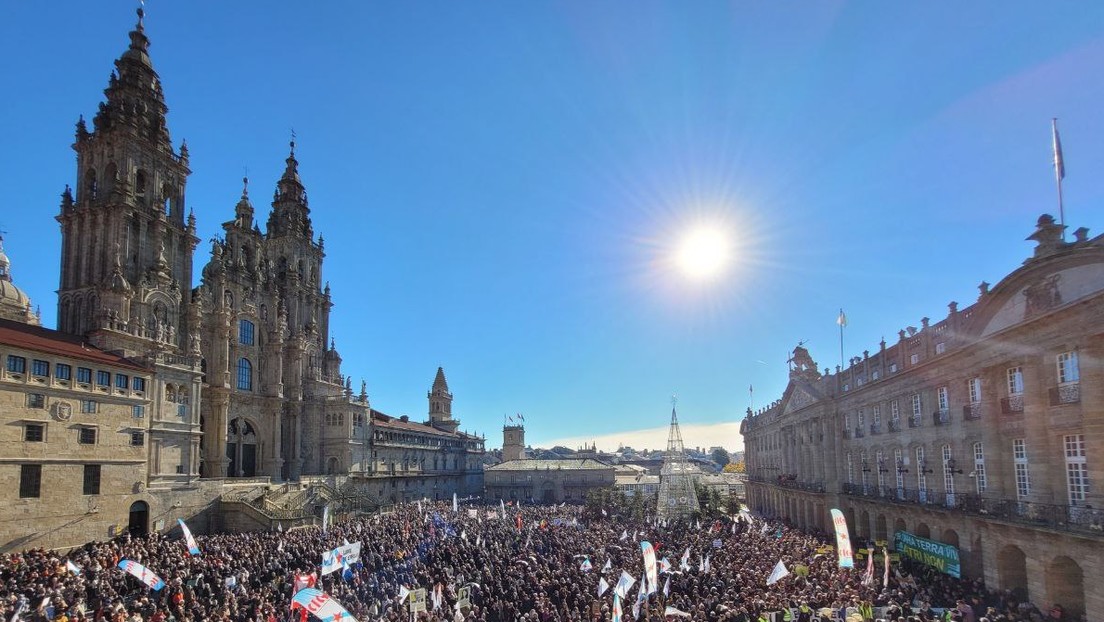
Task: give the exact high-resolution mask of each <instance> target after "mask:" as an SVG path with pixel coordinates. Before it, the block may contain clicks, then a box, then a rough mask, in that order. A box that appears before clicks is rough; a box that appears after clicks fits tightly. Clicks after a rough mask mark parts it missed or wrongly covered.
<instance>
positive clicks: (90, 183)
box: [84, 168, 99, 201]
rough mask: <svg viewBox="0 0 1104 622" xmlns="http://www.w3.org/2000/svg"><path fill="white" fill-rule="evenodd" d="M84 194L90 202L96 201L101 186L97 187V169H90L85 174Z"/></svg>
mask: <svg viewBox="0 0 1104 622" xmlns="http://www.w3.org/2000/svg"><path fill="white" fill-rule="evenodd" d="M84 192H85V196H87V197H88V200H89V201H95V200H96V198H97V196H96V195H97V193H98V192H99V186H97V185H96V169H92V168H90V169H88V172H87V173H85V174H84Z"/></svg>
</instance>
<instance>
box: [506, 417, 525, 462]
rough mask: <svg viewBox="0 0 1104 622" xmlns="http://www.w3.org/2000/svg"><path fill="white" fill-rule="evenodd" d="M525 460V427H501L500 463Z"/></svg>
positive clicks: (519, 425)
mask: <svg viewBox="0 0 1104 622" xmlns="http://www.w3.org/2000/svg"><path fill="white" fill-rule="evenodd" d="M524 459H525V426H523V425H521V424H518V425H504V426H502V461H503V462H508V461H510V460H524Z"/></svg>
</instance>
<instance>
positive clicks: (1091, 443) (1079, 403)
mask: <svg viewBox="0 0 1104 622" xmlns="http://www.w3.org/2000/svg"><path fill="white" fill-rule="evenodd" d="M1063 230H1064V227H1063V226H1061V225H1058V224H1056V223H1055V221H1054V219H1053V218H1052V217H1050V216H1046V215H1044V216H1043V217H1041V218H1040V219H1039V221H1038V224H1037V227H1036V231H1035V232H1034V233H1033V234H1032V235H1031V236H1030V237H1029V238H1028V239H1029V240H1032V241H1034V242H1035V244H1036V246H1035V250H1034V253H1033V255H1032V257H1030V258H1028V259H1027V260H1026V261H1025V262H1024V264H1023V265H1022V266H1021V267H1019V268H1017V269H1016V270H1014V271H1013V272H1012V273H1010V274H1008V275H1007V276H1006V277H1004V279H1002V280H1001V282H1000V283H998V284H997V285H996V286H994V287H990V286H989V284H988V283H982V284H981V285H980V286H979V291H980V295H979V298H978V300H977V302H975V303H974V304H972V305H970V306H968V307H966V308H963V309H960V308H959V307H958V305H957V304H956V303H954V302H952V303H950V305H949V313H948V315H947V317H945V318H944V319H942V320H940V321H937V322H935V323H932V322H931V321H930V320H929V319H928V318H923V319H922V320H921V322H920V328H919V329H917V328H915V327H911V326H910V327H908V328H906V329H904V330H901V331H900V332H899V333H898V336H897V341H896V343H893V344H886V343H885V342H884V341H883V342H882V343H881V344H880V345H879V347H878V349H877V351H876V352H874V353H870V352H864V353H863V355H862V356H861V357H855V358H853V359H851V361H850V362H849V364H848V365H847V367H846V368H845V369H840V368H837V369H836V372H835V373H829V370H827V369H825V370H824V373H821V372H820V371H819V370H818V369H817V366H816V364H815V363H814V362H813V359H812V357H811V356H810V355H809V352H808V351H807V350H806V349H805V348H803V347H800V346H799V347H798V348H796V349H795V350H794V355H793V358H792V359H791V367H790V381H789V384H788V386H787V388H786V390H785V392H784V393H783V395H782V398H781V399H780V400H779V401H777V402H775V403H773V404H771V405H770V406H769V407H767V408H764V409H762V410H760V411H759V412H757V413H754V414H751V413H749V416H748V417H747V418H746V419H745V420H744V422H743V424H742V426H741V433H742V434H743V436H744V443H745V448H746V455H747V468H748V474H749V481H748V484H747V488H748V491H747V494H748V502H749V505H750V506H751V508H752V509H753V510H755V511H758V512H762V513H765V514H768V515H774V516H782V517H786V518H788V519H790V520H792V521H795V522H796V523H798V524H799V525H803V526H805V527H810V528H820V529H825V530H828V529H830V527H831V523H830V519H829V514H828V510H829V509H830V508H839V509H840V510H842V511H843V513H844V515H845V516H846V518H847V522H848V525H849V527H850V529H851V530H852V535H853V537H856V538H857V539H860V540H890V541H892V540H893V537H894V534H895V532H897V531H907V532H911V533H913V534H915V535H919V536H921V537H924V538H929V539H932V540H936V541H940V542H943V543H947V544H950V545H952V546H955V547H958V548H959V550H960V555H961V567H962V572H963V574H964V576H970V577H982V578H984V580H985V582H986V585H987V586H989V587H990V588H999V589H1017V588H1019V589H1023V590H1025V591H1026V593H1027V594H1028V596H1029V598H1030V599H1031V600H1032V601H1033V602H1035V603H1036V604H1038V605H1040V606H1043V607H1048V606H1049V605H1050V604H1052V603H1061V604H1062V605H1063V606H1065V607H1066V609H1067V610H1073V611H1076V612H1086V613H1087V617H1088V619H1090V620H1096V619H1104V588H1101V586H1102V585H1104V561H1102V560H1104V512H1102V506H1104V496H1102V495H1101V493H1100V491H1099V488H1093V487H1092V486H1090V482H1094V481H1095V482H1100V481H1104V477H1102V476H1104V473H1101V468H1102V464H1104V460H1101V456H1102V455H1104V236H1098V237H1096V238H1092V239H1090V238H1089V237H1088V232H1087V231H1086V230H1085V229H1079V230H1077V231H1076V232H1075V233H1074V236H1073V240H1072V241H1069V242H1067V241H1065V240H1064V235H1063V233H1064V231H1063Z"/></svg>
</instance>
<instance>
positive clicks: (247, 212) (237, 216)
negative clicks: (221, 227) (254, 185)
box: [234, 177, 253, 229]
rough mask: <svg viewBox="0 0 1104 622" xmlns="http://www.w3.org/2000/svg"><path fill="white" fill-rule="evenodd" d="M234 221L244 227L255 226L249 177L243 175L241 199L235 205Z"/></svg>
mask: <svg viewBox="0 0 1104 622" xmlns="http://www.w3.org/2000/svg"><path fill="white" fill-rule="evenodd" d="M234 223H235V224H236V225H238V226H239V227H242V228H244V229H250V228H252V227H253V203H251V202H250V201H249V178H248V177H242V193H241V199H239V200H238V204H237V206H235V207H234Z"/></svg>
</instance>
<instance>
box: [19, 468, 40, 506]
mask: <svg viewBox="0 0 1104 622" xmlns="http://www.w3.org/2000/svg"><path fill="white" fill-rule="evenodd" d="M41 489H42V465H41V464H22V465H20V466H19V498H20V499H37V498H38V497H39V494H40V493H41Z"/></svg>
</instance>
